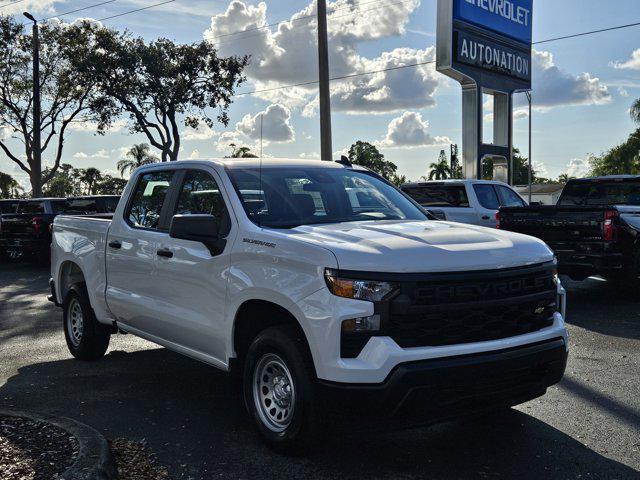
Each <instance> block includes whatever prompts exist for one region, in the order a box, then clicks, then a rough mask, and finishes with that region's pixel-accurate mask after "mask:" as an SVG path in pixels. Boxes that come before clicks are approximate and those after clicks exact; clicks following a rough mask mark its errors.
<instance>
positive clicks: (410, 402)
mask: <svg viewBox="0 0 640 480" xmlns="http://www.w3.org/2000/svg"><path fill="white" fill-rule="evenodd" d="M566 364H567V351H566V348H565V343H564V340H563V339H562V338H559V339H556V340H552V341H546V342H542V343H537V344H533V345H527V346H524V347H518V348H513V349H509V350H500V351H496V352H488V353H481V354H473V355H464V356H459V357H449V358H441V359H433V360H424V361H419V362H411V363H405V364H401V365H398V366H397V367H396V368H395V369H394V370H393V371H392V372H391V373H390V374H389V376H388V377H387V379H386V380H385V381H384V382H383V383H381V384H365V385H359V384H341V383H334V382H325V381H321V382H320V387H321V389H322V392H323V394H324V395H326V396H327V398H326V400H327V401H328V404H329V405H331V406H332V408H335V409H337V410H336V411H337V412H345V413H351V414H357V415H359V416H360V415H365V416H373V417H375V418H378V419H380V418H388V419H396V420H401V421H402V420H407V421H409V422H410V423H411V422H413V423H430V422H434V421H440V420H444V419H447V418H451V417H455V416H459V415H465V414H469V413H473V412H477V411H482V410H490V409H494V408H500V407H509V406H513V405H518V404H520V403H523V402H525V401H528V400H531V399H533V398H536V397H539V396H542V395H544V393H545V392H546V389H547V387H549V386H551V385H554V384H556V383H558V382H559V381H560V380H561V379H562V376H563V374H564V371H565V368H566Z"/></svg>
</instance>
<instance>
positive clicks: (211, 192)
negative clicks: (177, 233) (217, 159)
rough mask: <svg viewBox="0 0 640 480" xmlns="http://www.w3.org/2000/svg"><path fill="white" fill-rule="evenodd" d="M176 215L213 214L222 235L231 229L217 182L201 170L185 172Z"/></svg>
mask: <svg viewBox="0 0 640 480" xmlns="http://www.w3.org/2000/svg"><path fill="white" fill-rule="evenodd" d="M176 215H213V216H214V217H216V218H217V219H218V229H219V232H220V233H221V234H222V235H223V236H224V235H227V234H228V233H229V230H230V229H231V222H230V219H229V213H228V212H227V207H226V205H225V203H224V199H223V198H222V194H221V193H220V189H219V188H218V183H217V182H216V181H215V180H214V179H213V177H212V176H211V175H210V174H208V173H207V172H203V171H202V170H190V171H188V172H187V175H186V176H185V179H184V183H183V184H182V188H181V189H180V196H179V197H178V204H177V206H176Z"/></svg>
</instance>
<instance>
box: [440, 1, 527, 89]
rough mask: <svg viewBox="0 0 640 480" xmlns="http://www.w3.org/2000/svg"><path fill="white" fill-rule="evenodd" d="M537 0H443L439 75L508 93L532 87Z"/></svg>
mask: <svg viewBox="0 0 640 480" xmlns="http://www.w3.org/2000/svg"><path fill="white" fill-rule="evenodd" d="M532 19H533V0H439V5H438V41H437V68H438V71H440V72H442V73H444V74H446V75H448V76H450V77H453V78H455V79H457V80H458V81H460V82H461V83H465V82H466V83H468V82H469V81H474V82H475V83H477V84H479V85H481V86H483V87H487V88H490V89H495V90H499V91H504V92H514V91H518V90H528V89H530V88H531V35H532Z"/></svg>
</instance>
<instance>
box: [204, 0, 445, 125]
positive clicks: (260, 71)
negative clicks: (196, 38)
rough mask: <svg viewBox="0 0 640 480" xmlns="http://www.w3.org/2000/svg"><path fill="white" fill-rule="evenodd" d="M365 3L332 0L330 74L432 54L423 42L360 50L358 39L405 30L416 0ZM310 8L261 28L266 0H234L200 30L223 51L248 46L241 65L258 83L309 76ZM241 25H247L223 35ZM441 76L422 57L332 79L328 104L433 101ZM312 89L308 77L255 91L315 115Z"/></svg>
mask: <svg viewBox="0 0 640 480" xmlns="http://www.w3.org/2000/svg"><path fill="white" fill-rule="evenodd" d="M367 3H369V2H368V1H361V0H337V1H336V2H334V3H332V4H331V12H334V11H335V12H334V13H331V14H330V15H329V25H330V28H329V49H330V52H329V55H330V63H331V74H332V76H343V75H351V74H355V73H358V72H364V71H376V70H381V69H385V68H395V67H399V66H403V65H408V64H414V63H420V62H423V61H431V60H434V58H435V57H434V54H435V49H434V48H433V47H431V48H427V49H425V50H416V49H410V48H401V49H396V50H393V51H391V52H384V53H382V54H381V55H380V56H379V57H376V58H366V57H364V56H362V55H360V54H359V53H358V45H359V44H360V43H361V42H365V41H370V40H375V39H380V38H385V37H390V36H400V35H403V34H404V33H405V30H406V25H407V23H408V22H409V19H410V16H411V14H412V13H413V12H414V11H415V9H416V8H417V7H418V6H419V5H420V1H419V0H408V1H405V2H398V3H396V4H394V3H391V4H388V5H385V6H384V10H381V9H380V8H373V7H371V5H367ZM361 4H362V5H361ZM315 10H316V4H315V2H311V3H310V4H309V5H308V6H307V7H306V8H304V9H303V10H301V11H299V12H298V13H296V14H295V15H293V16H292V17H291V18H290V20H289V21H285V22H281V23H280V24H279V25H278V27H277V29H276V30H275V31H274V32H272V31H271V30H269V29H261V28H260V27H264V26H265V25H267V6H266V4H265V3H264V2H261V3H259V4H258V5H257V6H253V5H246V4H245V3H244V2H243V1H240V0H234V1H233V2H231V4H230V5H229V7H228V8H227V10H226V11H225V12H224V13H221V14H218V15H215V16H214V17H213V18H212V21H211V27H210V28H209V29H208V30H207V31H206V32H205V34H204V37H205V39H208V40H209V41H211V42H213V43H214V44H216V45H217V46H218V48H219V49H220V53H221V54H222V55H244V54H251V64H250V65H249V66H248V67H247V69H246V70H245V72H246V74H247V76H248V77H249V79H250V80H252V81H253V82H254V84H255V88H256V90H263V89H269V88H272V87H277V86H281V85H283V84H295V83H302V82H307V81H309V80H313V79H315V78H317V77H318V67H317V62H315V61H313V62H312V61H310V59H314V58H317V36H316V28H315V26H316V21H315V18H314V16H315ZM381 12H382V13H383V14H381ZM307 17H309V18H307ZM301 24H302V27H304V28H302V27H301ZM256 29H258V30H256ZM242 30H251V32H247V33H246V34H244V35H243V34H240V35H236V36H229V35H228V34H229V33H232V32H236V31H242ZM443 78H444V77H440V76H438V75H437V74H436V73H435V69H434V68H433V65H424V66H421V67H418V68H415V67H411V68H406V69H400V70H394V71H391V72H381V73H379V74H375V75H367V76H363V77H358V78H355V79H350V80H349V81H348V82H340V83H337V82H334V84H333V85H332V101H333V105H332V107H333V109H334V111H344V112H349V113H387V112H394V111H400V110H405V109H407V108H422V107H428V106H432V105H434V104H435V101H434V99H433V94H434V93H435V89H436V87H437V86H438V84H439V82H440V81H442V79H443ZM316 92H317V85H315V84H311V85H309V86H302V87H295V88H287V89H283V90H273V91H269V92H262V93H256V94H255V95H256V96H257V97H259V98H261V99H263V100H265V101H268V102H270V103H278V104H281V105H285V106H287V107H289V108H299V107H303V106H305V109H304V113H305V115H307V116H312V115H314V114H315V110H316V106H315V105H316V103H317V100H312V101H311V102H309V96H312V97H315V95H316Z"/></svg>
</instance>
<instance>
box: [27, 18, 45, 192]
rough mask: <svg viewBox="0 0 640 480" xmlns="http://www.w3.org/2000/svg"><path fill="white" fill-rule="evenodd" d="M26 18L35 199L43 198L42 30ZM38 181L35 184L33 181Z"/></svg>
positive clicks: (32, 19) (35, 22) (32, 174)
mask: <svg viewBox="0 0 640 480" xmlns="http://www.w3.org/2000/svg"><path fill="white" fill-rule="evenodd" d="M24 16H25V17H27V18H28V19H29V20H31V21H32V22H33V38H32V43H33V133H32V135H31V137H32V138H31V152H32V153H31V157H32V159H33V161H32V163H31V165H30V167H31V179H32V184H33V186H34V187H33V192H31V195H32V196H33V197H34V198H37V197H41V196H42V139H41V136H40V122H41V105H40V28H39V27H38V21H37V20H36V19H35V18H34V17H33V15H31V14H30V13H29V12H24ZM34 178H35V179H36V181H35V182H34V181H33V179H34Z"/></svg>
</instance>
